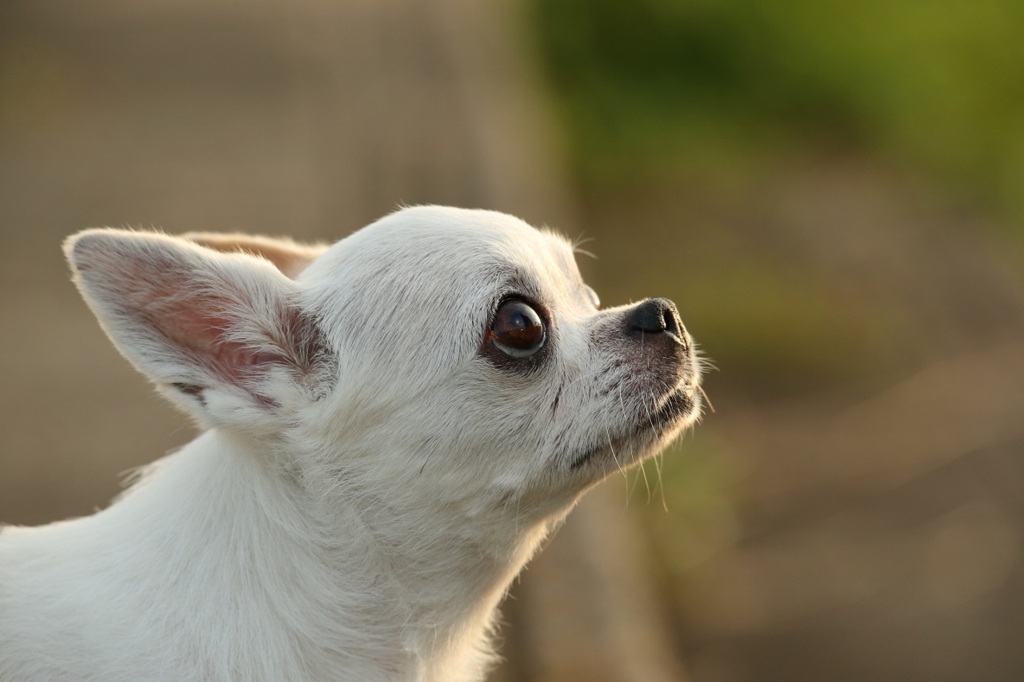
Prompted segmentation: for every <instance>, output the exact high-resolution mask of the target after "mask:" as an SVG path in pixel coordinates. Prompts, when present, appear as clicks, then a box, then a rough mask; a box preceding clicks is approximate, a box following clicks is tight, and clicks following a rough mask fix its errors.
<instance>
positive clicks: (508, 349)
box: [489, 298, 547, 358]
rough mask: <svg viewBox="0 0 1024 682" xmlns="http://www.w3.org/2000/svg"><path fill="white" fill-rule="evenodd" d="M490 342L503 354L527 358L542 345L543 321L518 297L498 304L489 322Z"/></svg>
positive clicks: (544, 336) (543, 337) (543, 335)
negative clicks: (492, 319) (491, 320)
mask: <svg viewBox="0 0 1024 682" xmlns="http://www.w3.org/2000/svg"><path fill="white" fill-rule="evenodd" d="M489 336H490V337H491V343H493V344H494V346H495V348H497V349H498V350H500V351H501V352H502V353H504V354H505V355H508V356H510V357H513V358H527V357H530V356H531V355H533V354H534V353H536V352H537V351H538V350H540V349H541V346H543V345H544V339H545V338H546V336H547V335H546V334H545V332H544V322H543V321H542V320H541V319H540V315H538V314H537V311H536V310H534V309H533V308H531V307H530V306H529V305H528V304H526V303H524V302H523V301H520V300H518V299H514V298H513V299H509V300H507V301H505V302H504V303H502V304H501V305H500V306H498V311H497V312H496V313H494V322H493V323H491V331H490V334H489Z"/></svg>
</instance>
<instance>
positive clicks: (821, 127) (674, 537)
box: [532, 0, 1024, 681]
mask: <svg viewBox="0 0 1024 682" xmlns="http://www.w3.org/2000/svg"><path fill="white" fill-rule="evenodd" d="M532 13H533V14H532V16H533V20H534V22H535V23H534V26H535V29H536V43H537V46H538V52H539V54H540V58H541V63H542V67H543V72H544V75H545V79H546V81H545V82H546V84H547V88H548V92H549V94H550V96H551V97H552V100H553V103H554V106H555V107H556V111H557V114H558V117H559V121H560V123H561V125H562V130H563V131H564V134H565V136H566V138H565V139H566V146H567V150H568V156H569V159H570V167H571V169H572V177H573V181H574V185H575V188H576V191H577V192H578V196H579V197H580V201H581V211H582V213H583V215H584V216H585V217H584V219H583V220H582V221H581V225H582V226H584V227H585V229H586V234H587V235H589V236H593V237H595V238H596V239H595V244H594V245H593V246H590V247H588V248H591V250H594V251H596V252H597V253H598V254H599V255H600V256H601V260H599V261H598V262H597V264H586V263H585V264H584V267H587V268H588V269H590V270H591V271H592V273H593V275H592V279H594V280H596V281H597V282H598V283H599V285H600V286H599V287H598V291H600V292H602V296H603V297H604V298H605V299H606V300H611V301H613V302H620V301H623V300H629V299H636V298H638V297H642V296H643V295H644V294H645V292H651V291H656V292H659V294H661V295H665V296H669V297H671V298H673V299H674V300H675V301H676V302H677V303H678V304H679V306H680V310H681V312H682V315H683V319H684V321H685V323H686V324H687V326H688V327H689V329H690V330H691V332H692V333H693V334H694V335H695V337H696V338H697V340H698V341H699V342H700V343H701V344H702V346H703V348H704V349H705V351H706V353H707V355H708V356H709V358H710V359H711V360H712V361H713V364H714V365H715V366H716V370H717V371H712V372H710V374H709V376H708V379H707V390H708V392H709V395H710V398H711V400H712V401H713V402H714V403H715V405H716V407H717V408H718V412H717V413H716V414H712V415H709V416H708V418H707V420H706V424H705V426H703V427H701V428H698V429H697V430H696V432H695V434H694V435H693V436H692V438H686V439H684V440H683V442H682V443H681V444H679V445H678V446H677V447H676V448H675V449H674V451H672V452H670V453H669V454H667V455H666V457H665V462H664V465H663V467H661V468H659V471H658V472H655V471H654V470H653V469H654V467H651V466H648V469H649V471H648V472H647V476H646V478H644V477H642V474H637V475H636V477H635V478H634V479H632V480H631V482H630V486H631V487H632V488H633V490H634V495H633V503H634V505H635V507H636V508H638V509H639V510H641V511H642V515H643V516H644V517H645V523H646V526H647V528H648V530H649V532H650V534H651V536H652V537H653V538H655V540H654V546H655V547H656V548H657V550H658V556H659V560H660V570H661V571H662V580H663V587H664V589H665V590H666V592H667V593H671V594H672V595H674V600H675V601H674V619H675V623H676V629H677V638H678V639H677V641H678V642H679V643H680V646H681V647H682V648H683V649H684V650H686V652H687V663H688V666H689V669H690V672H691V675H692V676H693V677H694V679H697V680H808V681H811V680H876V679H901V680H968V679H970V680H981V679H985V680H1012V679H1019V678H1020V677H1021V675H1022V674H1024V667H1022V665H1024V662H1022V657H1021V655H1020V654H1018V653H1016V645H1015V643H1014V641H1015V639H1016V638H1017V636H1018V634H1019V633H1020V632H1022V629H1024V620H1022V619H1019V618H1018V617H1016V616H1012V615H1010V612H1011V611H1013V610H1015V609H1019V608H1021V607H1022V606H1024V602H1022V596H1024V583H1022V575H1021V569H1022V565H1021V554H1020V550H1021V538H1022V536H1021V531H1022V528H1024V524H1022V517H1021V512H1022V511H1024V508H1022V505H1021V502H1020V499H1021V498H1020V497H1019V495H1020V493H1021V491H1022V486H1021V479H1020V477H1021V474H1022V470H1024V469H1022V467H1024V460H1022V457H1024V425H1022V424H1024V409H1022V404H1024V385H1022V383H1021V380H1022V378H1024V376H1022V374H1021V369H1022V363H1024V344H1022V341H1024V336H1022V335H1021V333H1022V320H1024V307H1022V300H1024V297H1022V292H1024V260H1022V257H1021V256H1022V252H1021V246H1022V244H1024V40H1021V39H1020V32H1021V30H1022V28H1024V3H1020V2H1016V1H1015V0H991V1H980V2H963V1H955V0H953V1H939V2H923V1H919V0H862V1H856V2H854V1H850V0H847V1H825V2H814V1H810V0H533V2H532ZM1011 377H1012V378H1011ZM981 405H984V406H985V407H981ZM1011 424H1012V426H1011ZM659 474H660V475H659ZM659 485H661V486H663V487H664V490H663V491H662V490H657V489H656V488H657V486H659ZM651 487H654V488H655V490H654V491H653V493H652V492H651V491H650V488H651ZM637 491H639V492H637ZM651 497H653V498H654V499H653V502H651V503H648V502H646V500H647V499H649V498H651ZM662 500H664V502H663V501H662ZM663 505H665V506H666V507H667V510H665V509H663ZM1010 604H1013V606H1010Z"/></svg>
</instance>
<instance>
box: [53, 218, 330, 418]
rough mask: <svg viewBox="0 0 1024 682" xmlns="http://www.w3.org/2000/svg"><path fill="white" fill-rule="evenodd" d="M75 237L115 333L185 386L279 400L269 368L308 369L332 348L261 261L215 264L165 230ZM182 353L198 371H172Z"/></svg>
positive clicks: (90, 288)
mask: <svg viewBox="0 0 1024 682" xmlns="http://www.w3.org/2000/svg"><path fill="white" fill-rule="evenodd" d="M70 244H71V247H70V248H71V251H70V253H69V256H70V257H71V259H72V262H73V263H74V266H75V268H76V270H77V275H78V276H79V277H80V278H81V280H80V285H81V286H82V289H83V292H85V293H86V294H87V298H93V299H95V303H94V308H98V311H104V310H105V311H107V313H105V314H103V317H105V318H106V319H107V320H108V322H109V323H110V328H109V330H110V332H111V335H112V336H113V337H114V338H115V340H119V341H120V343H123V344H124V350H125V353H126V354H127V355H129V356H130V357H132V358H133V359H134V360H135V361H136V362H138V363H139V364H140V365H141V366H142V367H143V369H145V370H146V371H147V372H150V373H151V374H152V375H153V376H154V377H155V378H158V380H160V381H164V382H170V383H175V385H177V386H178V388H179V389H180V390H181V391H182V392H183V393H185V394H188V395H195V396H197V397H199V396H200V393H201V392H202V391H203V390H204V389H206V388H210V387H211V386H213V385H216V384H218V383H221V384H227V385H230V386H235V387H238V388H240V389H242V390H243V391H245V392H246V393H248V394H249V395H250V396H252V398H253V399H254V400H255V401H256V402H258V403H260V404H263V405H273V404H275V402H274V401H273V400H272V399H271V398H268V397H267V396H264V395H261V394H260V393H259V392H258V389H259V385H260V384H259V379H260V378H261V377H263V376H266V373H267V372H268V371H269V370H270V369H272V368H274V367H285V368H288V369H290V370H292V371H294V372H295V374H305V373H308V372H310V371H311V370H312V365H313V363H314V361H316V359H317V358H319V357H328V356H329V354H328V353H326V352H324V345H323V343H322V339H321V337H320V335H319V334H318V333H317V326H316V324H315V322H314V321H313V320H311V319H307V318H306V317H305V316H304V315H303V314H302V313H301V311H300V310H299V309H298V308H295V307H293V306H291V305H290V304H289V303H288V301H287V294H286V292H285V290H284V289H281V290H277V289H276V288H275V287H276V283H275V282H274V281H273V277H268V276H267V273H265V272H262V271H261V270H260V268H263V267H265V266H263V265H260V266H259V267H257V268H255V269H253V270H251V271H249V270H247V269H246V267H245V266H242V265H241V264H235V265H229V264H227V263H224V264H218V263H215V262H214V261H212V260H208V258H207V257H206V256H203V255H200V254H197V253H195V252H194V251H193V250H194V249H197V248H199V247H194V246H184V245H179V244H177V243H175V242H174V241H172V240H170V239H167V238H162V237H160V238H139V237H135V236H130V237H126V236H123V235H117V234H108V233H104V232H98V233H94V234H84V235H83V236H82V237H81V238H80V239H78V240H77V241H75V242H70ZM110 313H113V316H112V317H108V315H109V314H110ZM133 328H134V329H133ZM140 332H141V336H142V337H149V338H150V339H152V340H153V341H158V342H159V344H166V346H165V349H163V350H161V348H160V346H159V345H154V344H152V342H149V343H146V342H144V341H143V338H140V336H139V335H140ZM133 337H134V338H135V339H137V341H135V342H133V341H132V339H133ZM140 343H141V345H140ZM161 356H164V357H161ZM175 358H177V360H178V361H179V362H180V361H182V360H183V361H184V364H185V365H191V366H193V367H195V368H196V369H198V370H199V372H198V373H194V372H188V371H185V372H180V371H177V370H170V372H168V371H167V369H168V368H169V366H173V365H174V364H178V363H177V362H175ZM153 370H156V372H155V374H154V373H153ZM204 375H205V377H208V378H207V379H204V378H203V377H204ZM179 377H180V378H179ZM176 382H181V383H180V384H177V383H176Z"/></svg>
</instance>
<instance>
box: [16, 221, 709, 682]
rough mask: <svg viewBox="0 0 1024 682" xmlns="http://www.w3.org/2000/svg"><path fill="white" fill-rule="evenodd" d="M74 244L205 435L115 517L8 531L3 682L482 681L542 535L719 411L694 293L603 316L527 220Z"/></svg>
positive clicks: (74, 261) (123, 237) (113, 332)
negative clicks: (315, 240) (705, 381)
mask: <svg viewBox="0 0 1024 682" xmlns="http://www.w3.org/2000/svg"><path fill="white" fill-rule="evenodd" d="M65 253H66V255H67V258H68V260H69V262H70V265H71V269H72V271H73V276H74V281H75V283H76V285H77V286H78V288H79V290H80V291H81V293H82V295H83V296H84V298H85V300H86V302H87V303H88V305H89V306H90V307H91V308H92V310H93V312H94V313H95V314H96V316H97V317H98V318H99V322H100V324H101V325H102V327H103V329H104V330H105V331H106V333H107V334H108V335H109V337H110V339H111V340H112V341H113V343H114V344H115V345H116V346H117V348H118V349H119V350H120V351H121V352H122V353H123V354H124V355H125V357H126V358H128V360H129V361H130V362H131V363H132V364H133V365H135V367H136V368H138V369H139V370H140V371H141V372H142V373H143V374H145V375H146V376H147V377H148V378H149V379H150V380H152V381H153V382H154V383H155V385H156V387H157V389H158V390H159V392H160V393H162V394H164V395H165V396H167V397H168V398H169V399H170V400H171V401H172V402H173V403H175V404H176V405H177V406H179V407H180V408H182V409H183V410H184V411H185V412H186V413H188V414H189V415H190V416H191V417H192V418H194V419H195V421H196V422H198V424H199V426H200V427H201V428H202V429H203V432H202V434H201V435H200V436H199V437H198V438H196V439H195V440H194V441H192V442H191V443H189V444H188V445H185V446H184V447H183V448H181V449H180V450H179V451H177V452H175V453H173V454H171V455H169V456H167V457H164V458H163V459H160V460H158V461H157V462H155V463H154V464H152V465H150V466H149V467H148V468H146V469H144V470H143V471H141V472H140V473H139V474H138V477H137V480H136V481H135V482H134V483H133V484H132V485H131V486H130V487H129V488H128V489H127V490H126V491H125V492H124V493H123V494H122V495H121V496H120V497H119V498H118V499H117V500H116V501H115V502H114V503H113V504H112V505H111V506H109V507H108V508H106V509H104V510H102V511H99V512H97V513H96V514H94V515H92V516H88V517H84V518H80V519H75V520H70V521H64V522H60V523H53V524H50V525H47V526H43V527H39V528H18V527H5V528H3V530H2V532H0V680H4V682H24V681H32V682H39V681H46V682H61V681H70V680H75V681H80V680H89V681H100V680H102V681H103V682H139V681H143V680H145V681H152V680H159V681H164V680H167V681H171V680H173V681H182V680H190V681H191V680H195V681H200V680H202V681H211V682H212V681H224V680H239V681H242V680H244V681H247V682H251V681H257V680H265V681H273V682H282V681H285V680H288V681H301V680H350V681H355V680H358V681H360V682H369V681H378V680H379V681H383V680H387V681H389V682H393V681H396V680H401V681H409V682H413V681H416V682H432V681H436V682H441V681H444V682H468V681H471V680H481V679H483V677H484V676H485V674H486V672H487V670H488V668H489V666H490V665H491V663H492V661H493V655H492V653H491V647H490V639H491V636H492V631H493V629H494V622H495V616H496V610H497V607H498V605H499V602H500V601H501V599H502V597H503V595H504V594H505V592H506V590H507V588H508V587H509V585H510V583H511V581H512V580H513V578H514V577H515V576H516V574H517V573H518V572H519V571H520V569H522V567H523V566H524V564H525V563H526V562H527V561H528V560H529V559H530V557H531V555H533V553H534V552H535V551H536V550H537V548H538V546H539V545H540V543H541V542H542V540H543V539H544V538H545V537H546V536H548V535H549V533H550V532H551V531H552V529H553V528H554V527H556V526H557V525H558V524H559V523H560V521H561V520H562V519H563V518H564V517H565V515H566V514H567V513H568V512H569V510H570V509H571V508H572V507H573V505H574V504H575V503H576V501H577V500H578V499H579V497H580V496H581V495H582V494H583V493H584V492H585V491H586V490H587V489H588V488H590V487H592V486H593V485H595V484H596V483H598V482H599V481H600V480H602V479H603V478H605V477H606V476H608V475H609V474H610V473H613V472H617V471H620V470H622V469H623V468H625V467H629V466H631V465H633V464H635V463H637V462H639V461H640V460H641V459H642V458H644V457H648V456H650V455H652V454H654V453H656V452H658V451H659V450H660V449H661V448H663V447H664V446H665V445H666V444H667V443H669V442H670V441H671V440H672V439H673V438H675V437H676V436H677V435H678V434H679V433H680V432H681V431H683V430H684V429H686V428H687V427H688V426H690V425H691V424H693V423H694V422H695V421H696V420H697V419H698V418H699V415H700V412H701V400H700V395H701V393H700V376H701V372H700V369H701V368H700V361H699V359H698V356H697V354H696V352H695V349H694V343H693V341H692V339H691V338H690V336H689V334H688V333H687V331H686V330H685V328H684V327H683V324H682V323H681V322H680V319H679V315H678V313H677V311H676V308H675V306H674V305H673V304H672V302H671V301H668V300H666V299H662V298H655V299H648V300H645V301H642V302H640V303H637V304H633V305H628V306H622V307H616V308H607V309H601V308H600V307H599V301H598V299H597V296H596V294H595V293H594V291H593V290H592V289H591V288H589V287H588V286H587V285H586V284H584V282H583V280H582V279H581V277H580V274H579V271H578V269H577V267H576V264H575V261H574V253H573V248H572V246H571V244H570V243H569V242H568V241H566V240H565V239H564V238H562V237H560V236H557V235H556V234H554V233H552V232H548V231H539V230H536V229H534V228H532V227H530V226H529V225H527V224H526V223H524V222H522V221H520V220H518V219H516V218H513V217H511V216H507V215H504V214H501V213H496V212H490V211H482V210H466V209H455V208H443V207H430V206H427V207H413V208H405V209H402V210H399V211H397V212H395V213H393V214H391V215H389V216H387V217H385V218H383V219H381V220H379V221H377V222H376V223H373V224H372V225H370V226H368V227H365V228H363V229H362V230H359V231H357V232H355V233H354V234H352V235H350V236H349V237H347V238H345V239H342V240H341V241H339V242H338V243H336V244H334V245H333V246H330V247H323V246H308V245H301V244H297V243H294V242H290V241H287V240H274V239H268V238H260V237H247V236H243V235H217V234H190V235H184V236H182V237H173V236H168V235H166V234H162V233H156V232H141V231H127V230H116V229H91V230H86V231H84V232H82V233H79V234H77V235H75V236H73V237H71V238H69V239H68V240H67V242H66V244H65Z"/></svg>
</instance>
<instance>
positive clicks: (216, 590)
mask: <svg viewBox="0 0 1024 682" xmlns="http://www.w3.org/2000/svg"><path fill="white" fill-rule="evenodd" d="M141 485H142V487H143V488H145V490H146V494H144V495H143V494H135V493H136V492H138V491H129V493H128V494H127V495H126V496H125V497H124V499H122V500H121V501H119V502H118V503H117V504H115V505H114V506H112V507H111V508H110V509H108V510H106V511H105V512H103V513H102V514H100V516H101V517H103V516H106V517H108V518H110V517H114V516H116V517H118V521H117V523H116V525H115V524H113V523H108V524H107V525H105V526H103V527H104V528H107V529H115V528H116V530H117V535H118V537H117V538H116V539H115V540H116V542H117V543H118V544H120V545H122V546H123V545H124V544H125V542H126V535H129V534H134V535H135V537H134V543H135V545H136V547H138V549H139V551H138V552H137V553H135V554H133V556H135V557H137V558H138V560H139V561H140V562H145V563H146V565H145V566H133V565H126V564H123V563H118V564H117V565H111V566H109V570H111V571H112V572H114V573H115V575H116V576H117V578H118V579H119V582H120V584H121V586H122V589H124V590H125V594H129V595H138V596H139V598H140V599H145V595H146V594H147V593H149V592H151V593H152V596H154V597H155V596H156V595H157V594H159V595H161V599H163V600H164V601H165V603H166V604H167V606H166V607H163V606H162V607H161V608H167V609H170V610H171V611H174V610H175V609H177V610H178V612H177V613H172V612H168V613H164V614H162V619H161V620H162V621H163V622H165V623H170V622H173V621H174V619H180V622H179V627H176V628H174V627H169V628H168V631H167V632H166V633H161V634H162V635H165V636H168V637H174V636H178V637H180V636H181V632H183V631H184V632H188V633H189V636H191V637H193V638H195V641H194V642H179V645H180V646H182V647H190V648H193V649H194V648H195V647H196V646H199V647H200V649H201V647H202V644H201V642H202V641H204V640H206V641H213V640H216V641H218V655H219V656H221V657H222V658H223V643H224V641H225V638H230V637H232V636H235V635H237V637H238V643H237V644H238V650H237V651H235V654H237V655H238V656H239V657H240V658H241V657H244V656H246V655H249V654H251V647H253V646H254V645H255V646H260V647H266V648H267V650H274V649H279V650H280V651H286V650H288V649H289V648H290V650H291V651H293V652H298V657H300V658H301V659H302V660H301V661H293V662H292V665H295V666H296V667H292V668H288V667H285V668H283V669H284V670H297V669H303V668H305V669H310V670H321V669H322V670H323V671H325V672H326V671H328V670H334V671H337V670H338V669H344V670H349V671H354V670H360V669H363V668H365V674H364V675H363V676H361V677H360V679H366V680H374V679H377V678H378V676H379V675H380V674H381V672H382V671H381V668H380V665H381V662H382V661H389V662H394V661H396V660H398V659H397V658H396V653H397V652H402V653H403V654H404V660H405V667H404V668H403V669H394V670H387V671H385V677H386V679H393V680H405V679H410V680H413V679H414V680H418V681H420V680H422V681H426V680H460V679H463V675H466V676H468V677H467V679H479V678H480V677H482V674H481V670H482V669H483V668H486V666H487V663H488V660H487V658H488V647H487V641H486V638H487V634H488V630H489V628H490V627H491V621H492V618H493V614H494V611H495V608H496V607H497V604H498V602H499V601H500V599H501V597H502V596H503V594H504V591H505V590H506V589H507V587H508V585H509V583H510V582H511V580H512V578H513V577H514V576H515V575H516V573H517V572H518V571H519V569H520V568H521V567H522V565H523V564H524V563H525V562H526V561H527V560H528V559H529V557H530V555H531V554H532V552H533V551H534V549H535V548H536V546H537V545H538V544H539V543H540V541H541V540H542V539H543V537H544V535H545V534H546V533H547V524H545V523H542V522H534V523H532V524H527V523H523V524H518V523H504V524H501V523H498V524H495V523H482V524H481V526H480V532H479V533H475V532H474V528H473V524H469V525H467V524H465V523H462V524H461V525H460V526H459V527H458V528H454V527H453V528H447V529H446V528H440V529H435V531H434V532H433V533H432V535H431V537H418V538H417V537H412V538H410V533H409V526H408V525H403V524H401V523H395V522H394V520H393V519H392V520H391V521H390V522H387V523H377V522H376V521H378V520H380V519H379V518H377V519H375V518H374V517H373V515H370V514H368V513H367V510H366V507H365V506H363V505H364V503H365V500H361V499H360V498H359V497H358V496H353V498H352V499H351V500H346V499H344V498H342V499H337V498H333V499H331V500H330V502H329V503H327V502H322V501H321V502H315V501H312V500H311V499H310V496H309V495H308V494H307V492H306V491H305V490H304V489H303V488H302V486H301V484H300V483H298V482H297V481H296V480H295V478H294V477H290V476H288V475H286V474H285V473H284V472H282V471H281V470H279V469H278V468H276V467H275V466H274V464H273V461H272V459H271V458H270V456H269V454H268V453H265V452H253V451H251V450H250V449H249V444H248V443H247V442H245V441H242V440H239V439H235V438H233V437H231V436H229V435H226V434H224V433H219V432H217V431H209V432H207V433H205V434H203V435H202V436H200V437H199V438H197V439H196V440H195V441H193V442H192V443H190V444H189V445H187V446H186V447H185V448H183V449H182V450H181V451H180V452H178V453H176V454H175V455H173V456H171V457H169V458H166V459H165V460H163V461H161V462H160V463H159V464H158V465H157V467H156V469H155V470H154V471H153V472H152V473H151V474H150V475H149V476H148V477H147V479H146V480H144V481H143V482H142V484H141ZM325 506H329V509H328V508H325ZM455 521H456V520H454V519H453V520H452V523H455ZM431 522H432V523H435V524H437V523H439V522H440V523H443V521H438V520H431ZM496 527H497V528H502V527H504V528H505V529H506V531H505V532H506V534H507V537H496V536H495V533H496V530H495V529H496ZM499 532H500V531H499ZM112 539H113V538H112ZM129 542H130V541H129ZM157 564H159V565H157ZM168 586H177V587H178V588H179V589H180V590H181V593H180V594H178V595H176V597H177V599H176V600H175V601H172V600H168V599H166V595H167V591H168ZM199 595H202V598H201V599H200V598H199ZM135 606H138V605H133V604H126V607H127V608H134V607H135ZM181 623H190V624H193V626H192V627H181ZM204 625H207V626H209V627H211V628H213V631H210V632H202V631H201V628H202V627H203V626H204ZM247 637H248V638H249V639H248V640H246V638H247ZM285 641H287V642H289V646H284V645H283V642H285ZM197 642H198V643H200V644H197ZM279 644H280V646H278V645H279ZM342 646H344V649H342ZM247 652H248V653H247ZM293 655H294V654H293ZM227 660H230V657H229V658H228V659H227ZM236 664H238V665H243V666H244V664H245V662H244V661H236ZM339 666H341V667H340V668H339ZM313 677H314V678H316V677H317V676H316V675H313ZM281 679H284V678H281Z"/></svg>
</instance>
